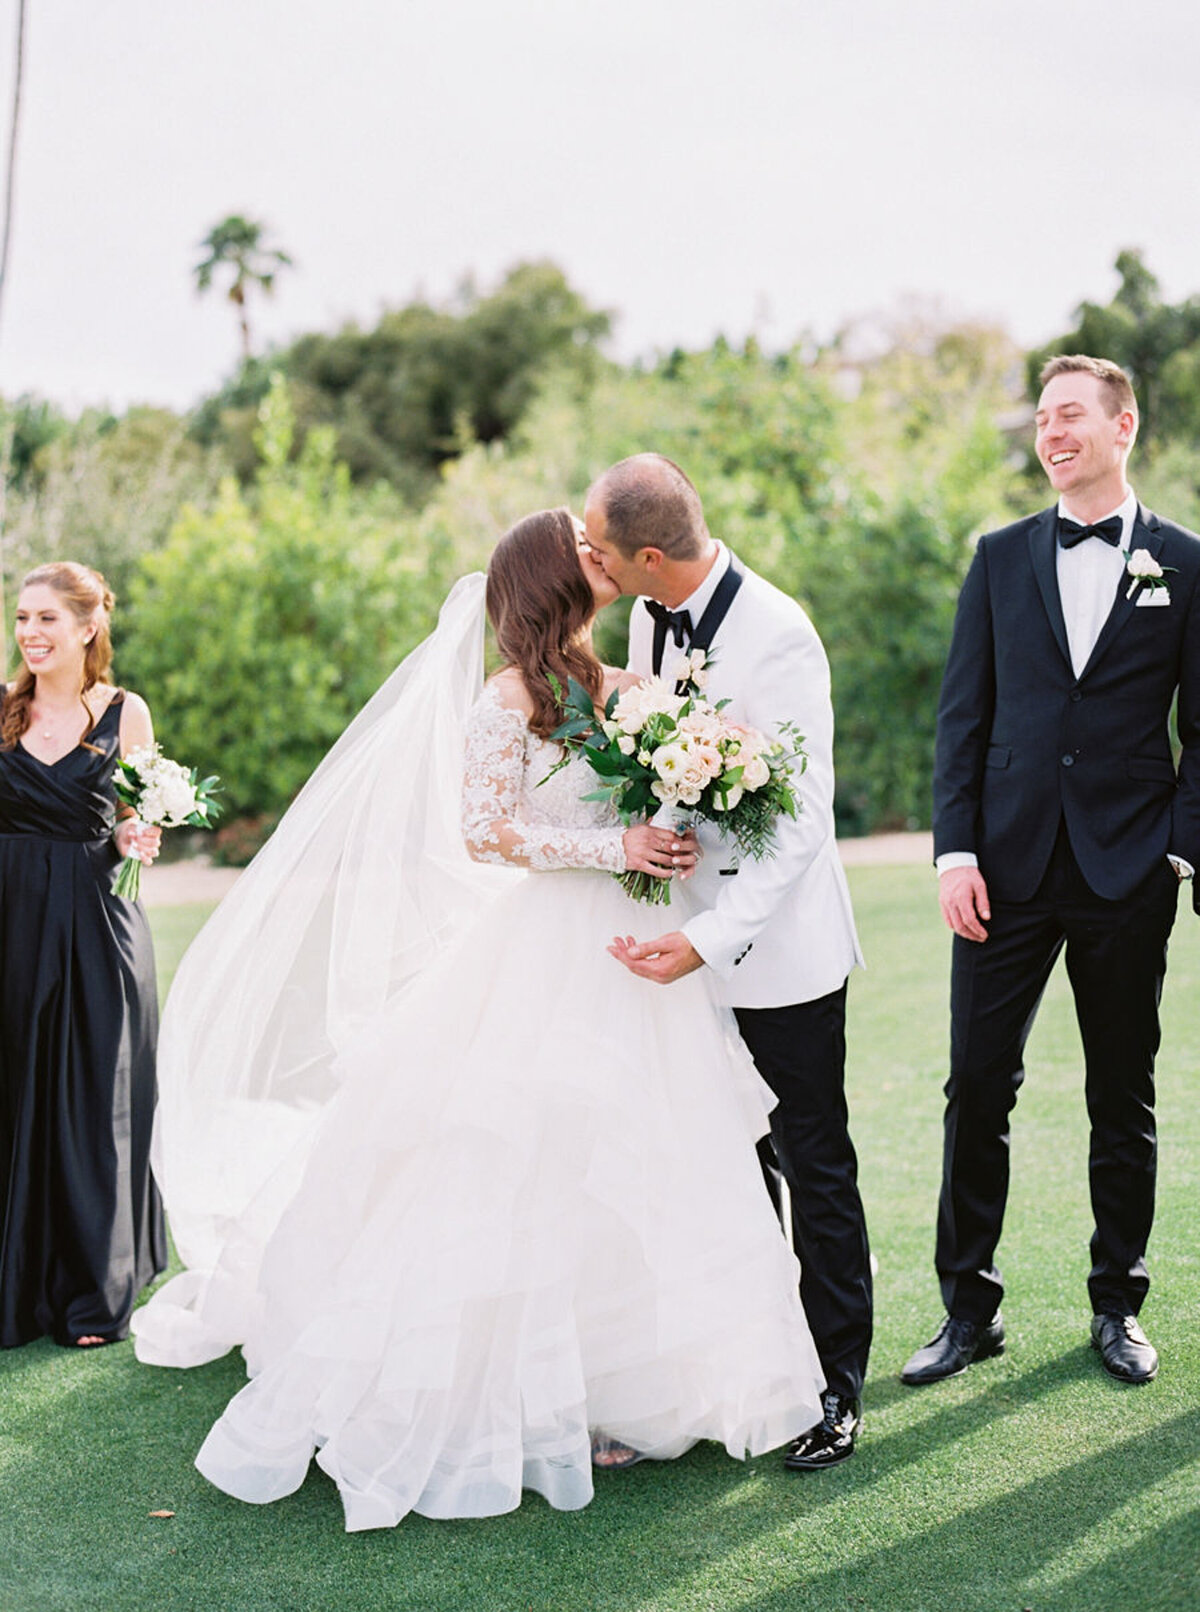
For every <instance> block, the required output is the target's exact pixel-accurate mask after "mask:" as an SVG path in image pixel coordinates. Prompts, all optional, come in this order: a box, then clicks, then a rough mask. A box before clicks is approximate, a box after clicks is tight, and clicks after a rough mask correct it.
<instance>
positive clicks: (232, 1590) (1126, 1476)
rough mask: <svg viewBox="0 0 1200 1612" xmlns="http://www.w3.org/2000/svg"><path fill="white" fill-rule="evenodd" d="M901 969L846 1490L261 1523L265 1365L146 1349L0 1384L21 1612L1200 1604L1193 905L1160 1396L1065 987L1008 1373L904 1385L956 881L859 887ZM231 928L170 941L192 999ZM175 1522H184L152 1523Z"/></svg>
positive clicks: (883, 953) (868, 1095)
mask: <svg viewBox="0 0 1200 1612" xmlns="http://www.w3.org/2000/svg"><path fill="white" fill-rule="evenodd" d="M852 884H853V890H854V897H855V904H856V910H857V913H858V917H859V922H860V928H861V930H862V935H863V942H864V946H865V948H866V951H867V955H868V961H869V963H870V970H869V972H868V973H866V974H861V975H858V976H856V978H855V979H854V980H853V982H852V985H851V992H850V1002H851V1024H850V1079H851V1104H852V1114H853V1122H854V1134H855V1137H856V1140H857V1143H858V1147H859V1153H860V1157H861V1164H862V1185H863V1192H864V1196H865V1198H866V1202H867V1211H868V1216H869V1220H870V1226H871V1233H872V1242H873V1245H874V1247H875V1249H876V1252H877V1254H878V1256H879V1261H880V1270H879V1276H878V1280H877V1289H876V1292H877V1304H878V1324H877V1331H876V1343H875V1351H874V1355H873V1358H872V1367H871V1375H870V1377H869V1380H868V1383H867V1392H866V1414H867V1425H866V1431H865V1433H864V1435H863V1438H862V1440H861V1442H860V1445H859V1449H858V1453H857V1454H856V1456H855V1457H854V1459H853V1460H852V1461H850V1462H848V1463H847V1464H846V1465H845V1466H843V1467H840V1468H837V1469H835V1470H834V1471H831V1472H827V1473H822V1474H820V1475H817V1476H808V1477H796V1476H791V1475H788V1474H785V1473H784V1472H783V1471H782V1469H781V1467H780V1465H779V1462H778V1459H777V1458H775V1457H769V1458H762V1459H759V1460H756V1461H754V1462H752V1463H750V1464H749V1465H748V1466H742V1465H740V1464H738V1463H736V1462H733V1461H730V1460H729V1459H728V1458H727V1457H726V1456H725V1455H724V1454H723V1452H720V1451H718V1450H715V1449H712V1448H710V1447H705V1448H702V1449H697V1450H694V1451H692V1452H691V1453H690V1454H689V1455H688V1456H686V1457H684V1458H683V1459H682V1460H680V1461H676V1462H673V1463H670V1464H662V1465H658V1464H645V1465H642V1466H637V1467H634V1468H633V1469H632V1470H630V1471H628V1472H623V1473H611V1474H605V1475H602V1476H601V1477H600V1478H598V1480H597V1494H596V1498H595V1500H594V1501H593V1503H592V1505H591V1506H590V1507H589V1508H588V1509H587V1510H586V1511H583V1512H578V1513H573V1514H561V1513H555V1512H553V1511H551V1510H550V1509H549V1508H548V1507H547V1506H546V1505H545V1504H544V1503H543V1502H542V1501H541V1500H539V1499H538V1498H537V1497H535V1496H530V1497H527V1499H526V1501H525V1503H524V1505H523V1506H522V1507H521V1509H520V1511H519V1512H517V1513H514V1514H513V1515H511V1516H508V1517H499V1518H494V1519H491V1520H487V1521H482V1522H454V1523H434V1522H429V1521H426V1520H425V1519H423V1518H420V1517H410V1518H408V1519H406V1521H405V1522H403V1523H402V1524H401V1526H400V1527H399V1528H397V1529H394V1530H388V1531H385V1532H379V1533H369V1534H359V1535H347V1534H345V1533H343V1532H342V1521H341V1509H340V1505H339V1503H338V1499H337V1495H336V1491H335V1490H334V1487H333V1485H332V1483H331V1482H330V1481H329V1480H328V1479H327V1478H326V1477H325V1476H324V1475H323V1474H322V1473H321V1472H319V1471H318V1470H316V1469H314V1471H313V1473H312V1474H311V1475H310V1477H309V1480H308V1482H307V1483H306V1484H305V1486H304V1488H303V1489H302V1490H301V1491H300V1492H299V1493H298V1494H296V1495H294V1496H292V1497H291V1498H289V1499H287V1500H284V1501H282V1502H280V1503H279V1504H277V1505H274V1506H269V1507H265V1508H253V1507H249V1506H244V1505H241V1504H239V1503H238V1502H237V1501H234V1500H230V1499H229V1498H227V1497H226V1496H225V1495H223V1494H221V1493H219V1492H218V1491H216V1490H215V1489H212V1488H210V1487H209V1486H208V1485H206V1484H205V1483H204V1481H203V1480H202V1479H201V1478H200V1477H199V1475H198V1474H197V1473H196V1472H195V1470H194V1468H193V1467H192V1464H191V1460H192V1456H193V1454H194V1453H195V1450H196V1449H197V1447H198V1446H199V1444H200V1442H201V1440H202V1438H203V1436H204V1434H205V1432H206V1431H207V1429H208V1426H209V1424H210V1423H211V1422H212V1421H213V1420H214V1419H215V1417H216V1416H217V1415H218V1414H219V1412H220V1410H221V1408H222V1407H223V1405H224V1403H225V1401H226V1399H227V1398H228V1397H229V1395H230V1394H231V1393H233V1392H234V1390H235V1389H236V1388H237V1387H238V1386H239V1385H240V1383H241V1381H242V1380H243V1377H242V1370H241V1361H240V1357H239V1356H236V1355H235V1356H231V1357H230V1358H228V1359H226V1360H223V1361H219V1362H217V1363H215V1364H213V1365H210V1366H206V1367H203V1368H201V1369H198V1370H195V1371H187V1372H184V1371H165V1370H154V1369H150V1368H147V1367H144V1366H139V1365H138V1363H137V1362H136V1360H135V1359H134V1357H133V1351H132V1348H131V1346H130V1345H128V1344H122V1345H119V1346H117V1347H114V1348H111V1349H106V1350H103V1351H99V1352H97V1353H95V1354H91V1355H79V1354H72V1353H71V1352H69V1351H67V1350H62V1349H57V1348H55V1347H54V1346H53V1345H52V1344H49V1343H45V1342H43V1343H38V1344H31V1345H30V1346H28V1347H27V1348H24V1349H20V1350H10V1351H7V1352H6V1353H5V1354H3V1355H2V1356H0V1612H51V1609H54V1612H57V1609H60V1608H61V1609H64V1612H66V1609H70V1612H92V1609H94V1608H105V1609H112V1612H126V1609H129V1612H176V1609H178V1612H242V1609H245V1612H259V1609H279V1612H284V1609H287V1612H293V1609H309V1608H314V1609H315V1608H322V1609H323V1608H331V1609H337V1612H367V1609H372V1612H374V1609H380V1608H406V1609H412V1612H592V1609H595V1612H710V1609H713V1612H735V1609H736V1612H806V1609H809V1608H813V1609H820V1612H825V1609H829V1612H834V1609H837V1612H842V1609H863V1608H865V1609H871V1612H918V1609H920V1612H934V1609H937V1612H1021V1609H1022V1608H1031V1609H1033V1612H1045V1609H1049V1608H1062V1609H1069V1612H1075V1609H1086V1612H1117V1609H1121V1612H1124V1609H1126V1608H1128V1609H1130V1612H1165V1609H1168V1608H1169V1609H1181V1612H1182V1609H1184V1608H1196V1607H1197V1606H1200V1570H1198V1565H1197V1564H1198V1560H1200V1521H1198V1516H1200V1294H1198V1291H1197V1288H1198V1280H1197V1279H1198V1276H1200V1252H1198V1246H1197V1245H1198V1231H1200V1225H1198V1221H1200V1216H1198V1214H1197V1205H1198V1204H1200V1191H1198V1186H1200V1164H1198V1162H1197V1161H1198V1160H1200V1105H1198V1104H1197V1101H1196V1099H1197V1096H1198V1095H1200V1074H1198V1070H1200V1010H1198V1004H1200V924H1198V923H1197V922H1196V920H1195V919H1194V918H1193V917H1192V916H1191V915H1190V912H1187V911H1185V910H1183V908H1182V906H1181V911H1180V918H1179V924H1178V928H1177V931H1176V936H1175V940H1174V941H1173V943H1172V954H1171V972H1170V974H1169V976H1168V980H1167V994H1166V1000H1165V1003H1164V1020H1165V1036H1164V1047H1163V1053H1162V1055H1161V1058H1160V1062H1159V1075H1160V1078H1159V1089H1160V1102H1159V1116H1160V1131H1161V1149H1160V1159H1161V1169H1160V1188H1159V1210H1158V1220H1157V1224H1156V1227H1155V1234H1154V1240H1153V1243H1152V1245H1151V1271H1152V1277H1153V1281H1154V1287H1153V1291H1152V1293H1151V1297H1150V1299H1149V1301H1148V1303H1147V1306H1146V1309H1145V1311H1144V1312H1143V1320H1144V1322H1145V1325H1146V1328H1147V1331H1148V1332H1149V1334H1150V1336H1151V1338H1152V1339H1153V1340H1154V1342H1155V1343H1156V1345H1157V1346H1158V1349H1159V1352H1160V1354H1161V1356H1162V1370H1161V1372H1160V1375H1159V1378H1158V1380H1157V1381H1156V1382H1155V1383H1153V1384H1151V1385H1150V1386H1148V1387H1145V1388H1140V1389H1136V1388H1123V1387H1121V1386H1120V1385H1119V1384H1116V1383H1113V1382H1112V1381H1110V1380H1109V1379H1108V1378H1106V1377H1105V1376H1104V1374H1103V1372H1102V1371H1101V1369H1100V1366H1099V1363H1098V1358H1097V1356H1096V1355H1095V1354H1094V1353H1093V1352H1092V1351H1091V1350H1090V1349H1089V1347H1088V1341H1087V1326H1088V1305H1087V1296H1086V1290H1085V1286H1084V1281H1085V1277H1086V1274H1087V1268H1088V1252H1087V1241H1088V1236H1089V1233H1090V1220H1089V1213H1088V1205H1087V1190H1086V1179H1085V1167H1084V1166H1085V1153H1086V1127H1085V1121H1084V1111H1083V1093H1082V1069H1081V1054H1080V1050H1079V1043H1078V1036H1077V1033H1076V1030H1075V1026H1074V1020H1073V1016H1072V1012H1071V1006H1070V999H1069V993H1068V992H1067V989H1066V983H1065V978H1064V976H1063V974H1062V970H1061V966H1060V969H1059V970H1058V971H1057V972H1056V975H1055V979H1054V981H1053V982H1052V985H1051V988H1050V990H1049V992H1048V993H1047V998H1046V1001H1045V1003H1044V1005H1043V1008H1042V1013H1041V1017H1040V1020H1039V1022H1038V1025H1037V1028H1036V1030H1035V1033H1034V1037H1033V1040H1032V1042H1031V1046H1030V1056H1029V1060H1028V1078H1027V1081H1026V1085H1025V1089H1024V1091H1023V1093H1022V1097H1021V1102H1020V1104H1019V1106H1018V1109H1017V1113H1016V1117H1015V1127H1014V1137H1013V1190H1012V1198H1011V1202H1010V1207H1009V1214H1008V1223H1007V1230H1006V1233H1005V1238H1004V1242H1003V1245H1002V1247H1001V1253H1000V1257H1001V1263H1002V1265H1003V1268H1004V1271H1005V1275H1006V1278H1007V1282H1008V1293H1007V1296H1006V1299H1005V1316H1006V1320H1007V1323H1008V1335H1009V1349H1008V1353H1007V1354H1006V1355H1005V1356H1004V1357H1003V1358H1002V1359H1000V1360H995V1361H988V1362H985V1363H983V1364H981V1365H978V1366H974V1367H972V1368H971V1370H970V1371H968V1372H967V1373H966V1374H965V1375H964V1376H962V1377H960V1378H957V1379H955V1380H954V1381H952V1382H949V1383H942V1384H939V1385H936V1386H934V1387H932V1388H927V1389H923V1390H910V1389H906V1388H903V1387H902V1386H901V1384H900V1383H899V1381H898V1380H897V1372H898V1371H899V1369H900V1367H901V1365H902V1364H903V1362H904V1360H905V1358H906V1357H907V1355H908V1354H909V1352H910V1351H911V1350H912V1348H914V1347H915V1346H916V1345H917V1344H918V1343H922V1342H924V1341H925V1340H926V1338H927V1337H928V1336H929V1335H930V1333H931V1332H932V1330H933V1327H934V1325H935V1324H936V1322H937V1321H938V1319H939V1317H940V1304H939V1300H938V1295H937V1288H936V1284H935V1282H934V1277H933V1272H932V1248H933V1230H932V1226H933V1212H934V1201H935V1196H936V1191H937V1181H938V1173H939V1150H940V1121H941V1085H942V1081H943V1079H944V1060H945V1042H946V1029H947V1007H946V1003H947V996H948V957H949V942H948V936H947V933H946V931H945V930H944V929H943V928H942V925H941V919H940V918H939V917H938V915H937V912H936V902H935V895H934V888H933V877H932V874H931V873H930V872H929V871H928V870H927V869H925V868H864V869H859V870H856V871H855V873H854V875H853V877H852ZM202 916H203V909H200V908H176V909H170V910H166V911H160V912H156V913H154V914H153V918H154V927H155V934H156V939H157V941H158V943H159V947H160V957H161V963H162V968H163V972H164V974H169V972H170V971H171V970H172V969H173V966H174V963H175V961H176V960H177V958H178V955H179V952H180V951H181V949H182V947H183V945H184V944H185V943H186V940H187V937H188V936H189V935H190V934H191V933H192V932H193V930H194V928H195V927H196V925H197V924H198V922H199V921H200V919H201V918H202ZM156 1510H170V1511H173V1512H174V1513H175V1515H174V1517H173V1518H170V1519H162V1520H159V1519H154V1518H152V1517H151V1516H150V1513H151V1512H153V1511H156Z"/></svg>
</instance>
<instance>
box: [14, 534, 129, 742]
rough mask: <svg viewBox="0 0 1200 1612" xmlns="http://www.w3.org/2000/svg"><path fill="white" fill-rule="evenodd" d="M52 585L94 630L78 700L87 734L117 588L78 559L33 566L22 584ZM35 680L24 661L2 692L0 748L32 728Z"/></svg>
mask: <svg viewBox="0 0 1200 1612" xmlns="http://www.w3.org/2000/svg"><path fill="white" fill-rule="evenodd" d="M36 587H46V588H53V589H54V591H55V593H57V594H58V595H59V597H60V598H61V599H62V602H63V604H64V605H65V606H66V608H67V609H68V610H69V611H70V612H71V614H72V615H73V616H74V617H75V619H76V621H78V622H80V623H87V622H90V623H91V624H92V625H93V626H94V628H95V631H94V632H93V634H92V638H91V641H90V643H88V644H87V645H85V647H84V651H83V681H82V683H81V685H80V689H79V703H80V705H81V706H82V707H83V714H84V717H85V719H86V725H85V727H84V729H83V735H84V736H86V735H87V734H88V733H89V732H90V731H91V729H92V728H93V726H94V725H95V724H94V721H93V718H92V713H91V711H90V710H89V709H88V705H87V700H86V699H85V695H86V694H87V692H88V690H89V689H90V688H93V687H94V686H95V685H96V684H97V683H103V682H105V681H106V679H107V678H108V675H109V673H110V672H111V671H112V636H111V633H110V629H109V617H110V616H111V614H112V607H113V603H114V600H113V593H112V589H111V588H110V587H109V585H108V583H107V582H106V581H105V580H104V578H103V577H102V576H101V575H100V573H99V571H93V570H92V569H91V568H90V567H89V566H86V565H78V564H76V562H75V561H74V560H52V561H51V562H50V563H49V564H48V565H39V566H37V567H36V569H34V570H32V571H30V573H29V575H28V576H27V577H25V579H24V580H23V581H22V583H21V591H22V592H23V591H24V590H25V589H26V588H36ZM36 687H37V679H36V678H35V677H34V675H33V673H32V672H31V671H30V670H29V668H28V666H26V665H25V663H24V662H23V661H22V663H21V666H20V669H19V670H18V672H17V674H16V676H15V677H14V678H13V680H12V682H11V683H10V684H9V685H8V687H7V689H6V690H5V694H4V714H3V716H2V717H0V750H12V749H14V748H15V746H16V744H17V742H18V740H19V739H20V737H21V735H22V734H23V733H24V732H25V730H26V729H27V728H28V727H29V721H30V717H29V708H30V706H31V705H32V704H33V693H34V689H35V688H36Z"/></svg>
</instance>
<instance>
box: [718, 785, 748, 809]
mask: <svg viewBox="0 0 1200 1612" xmlns="http://www.w3.org/2000/svg"><path fill="white" fill-rule="evenodd" d="M744 794H745V790H744V789H743V788H742V786H741V784H734V786H733V788H732V789H731V790H730V791H729V792H728V794H725V795H722V794H721V793H720V792H719V791H718V793H717V794H715V795H714V796H713V806H714V808H715V809H716V810H717V811H719V812H731V811H732V810H733V808H734V807H735V806H736V805H737V803H738V801H739V800H741V798H742V796H743V795H744Z"/></svg>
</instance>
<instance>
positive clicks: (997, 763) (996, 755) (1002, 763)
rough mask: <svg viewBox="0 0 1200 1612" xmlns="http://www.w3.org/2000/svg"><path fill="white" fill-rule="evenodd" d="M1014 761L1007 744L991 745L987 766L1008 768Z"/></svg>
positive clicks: (989, 746) (988, 749)
mask: <svg viewBox="0 0 1200 1612" xmlns="http://www.w3.org/2000/svg"><path fill="white" fill-rule="evenodd" d="M1011 760H1012V749H1011V747H1010V746H1009V745H1006V744H989V745H988V748H987V759H986V761H985V763H984V764H985V766H988V767H1007V766H1008V764H1009V762H1010V761H1011Z"/></svg>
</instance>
